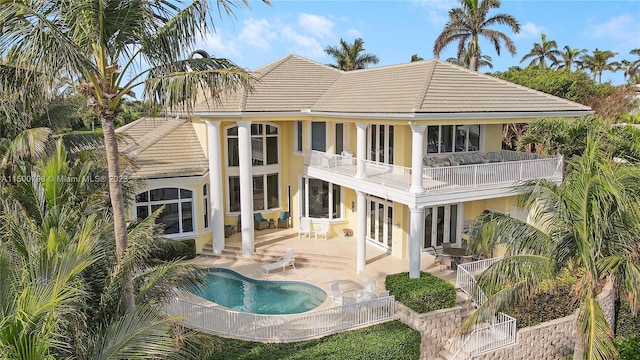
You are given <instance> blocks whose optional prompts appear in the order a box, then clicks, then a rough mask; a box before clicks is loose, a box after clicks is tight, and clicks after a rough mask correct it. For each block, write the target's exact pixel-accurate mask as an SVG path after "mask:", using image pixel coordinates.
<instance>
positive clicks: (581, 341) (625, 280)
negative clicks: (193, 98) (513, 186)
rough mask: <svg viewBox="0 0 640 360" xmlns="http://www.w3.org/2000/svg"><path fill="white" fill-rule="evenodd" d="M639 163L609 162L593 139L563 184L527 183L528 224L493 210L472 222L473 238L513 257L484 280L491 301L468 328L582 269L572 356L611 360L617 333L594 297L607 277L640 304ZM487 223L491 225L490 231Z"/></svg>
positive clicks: (576, 291)
mask: <svg viewBox="0 0 640 360" xmlns="http://www.w3.org/2000/svg"><path fill="white" fill-rule="evenodd" d="M638 174H640V172H639V169H638V166H637V165H631V164H622V163H617V162H613V161H611V157H610V156H609V155H608V154H606V153H605V152H602V151H600V146H599V145H598V140H597V136H596V135H594V136H589V139H588V141H587V146H586V148H585V151H584V153H583V154H582V155H581V156H580V157H578V158H575V159H573V160H571V161H569V164H568V172H567V175H566V177H565V179H564V181H563V182H562V184H560V185H557V184H555V183H552V182H549V181H546V180H539V181H533V182H529V183H526V184H524V185H522V186H521V187H520V188H519V190H520V191H523V195H521V196H520V197H519V198H518V201H517V205H518V207H520V208H522V209H529V210H530V219H531V221H530V223H525V222H522V221H520V220H517V219H514V218H509V217H507V216H500V215H496V214H493V215H491V216H485V217H483V218H480V219H478V221H477V222H475V223H474V224H473V226H472V227H473V230H472V237H471V241H472V242H473V241H476V238H477V237H479V236H482V234H483V233H484V234H492V235H493V239H494V242H496V243H503V244H505V245H506V247H507V255H506V256H505V257H504V258H503V259H501V260H499V261H498V262H496V263H495V264H494V265H493V266H491V267H490V268H489V269H487V271H485V272H484V273H483V274H482V275H481V276H480V277H479V279H478V281H479V284H481V286H482V288H483V290H484V292H485V294H486V295H487V296H488V300H487V301H486V302H485V303H483V304H482V305H480V306H479V307H478V309H477V311H476V312H475V313H474V314H473V315H472V316H471V317H470V318H469V320H467V322H466V324H465V325H466V326H467V327H468V326H470V325H471V324H473V323H477V322H478V321H483V320H486V319H488V318H490V317H491V316H493V314H494V311H496V310H500V309H505V308H506V307H507V306H508V305H509V304H511V303H512V302H514V301H516V300H519V301H526V299H528V298H529V297H530V296H531V295H532V294H536V293H537V292H539V291H541V288H542V286H544V285H545V284H548V281H547V280H549V281H553V280H554V279H555V278H556V277H557V276H558V274H559V273H560V272H562V271H563V270H565V269H567V268H572V269H577V271H575V272H574V273H577V274H581V275H579V276H578V279H577V283H576V285H575V286H574V288H573V290H572V291H573V294H572V295H571V296H574V297H575V299H576V301H578V303H579V310H578V317H577V338H576V352H575V353H574V359H583V358H584V359H613V358H615V356H616V355H617V354H616V350H615V348H614V346H613V342H612V331H611V327H610V325H612V324H608V323H607V321H606V319H605V316H604V313H603V310H602V308H601V307H600V305H599V303H598V302H597V301H596V296H597V295H598V293H599V292H600V290H601V288H602V286H603V283H604V282H605V280H606V279H610V280H613V281H614V282H615V284H616V285H617V289H618V290H617V291H619V293H620V295H621V296H623V297H625V298H626V299H628V300H629V303H630V304H631V306H632V308H633V309H634V311H637V310H638V309H639V307H640V306H639V305H640V303H639V302H638V300H639V299H640V261H639V258H638V251H637V249H638V244H637V240H636V239H637V238H638V230H639V229H638V226H637V224H638V222H639V221H640V212H639V211H638V210H639V209H638V204H639V201H640V198H639V197H640V192H638V191H637V189H638V186H639V185H640V183H639V181H640V177H639V176H638ZM487 228H488V229H487Z"/></svg>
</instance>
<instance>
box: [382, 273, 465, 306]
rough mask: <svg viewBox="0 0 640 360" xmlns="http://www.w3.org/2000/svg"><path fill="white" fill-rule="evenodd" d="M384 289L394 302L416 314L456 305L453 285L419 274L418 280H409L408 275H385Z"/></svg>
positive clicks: (431, 276)
mask: <svg viewBox="0 0 640 360" xmlns="http://www.w3.org/2000/svg"><path fill="white" fill-rule="evenodd" d="M384 284H385V287H386V288H387V290H389V292H390V293H391V295H394V296H395V298H396V301H398V302H401V303H402V304H404V305H405V306H407V307H409V308H410V309H412V310H413V311H415V312H417V313H426V312H429V311H434V310H440V309H446V308H450V307H453V306H455V305H456V290H455V288H454V286H453V284H451V283H449V282H448V281H445V280H442V279H440V278H439V277H436V276H433V275H431V274H429V273H427V272H421V273H420V278H418V279H410V278H409V273H406V272H404V273H399V274H393V275H387V278H386V279H385V282H384Z"/></svg>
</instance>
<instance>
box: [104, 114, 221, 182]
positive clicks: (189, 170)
mask: <svg viewBox="0 0 640 360" xmlns="http://www.w3.org/2000/svg"><path fill="white" fill-rule="evenodd" d="M116 132H118V133H121V134H124V135H125V136H126V137H127V139H126V146H125V148H124V150H122V153H123V154H124V155H126V156H128V157H129V158H131V159H132V160H133V162H134V164H135V168H133V167H128V168H127V169H125V170H124V172H126V173H128V174H130V176H131V177H133V178H145V179H152V178H165V177H183V176H199V175H204V174H205V173H207V171H208V170H209V162H208V160H207V158H206V157H205V154H204V152H203V150H202V147H201V146H200V142H199V141H198V137H197V136H196V133H195V130H194V129H193V125H192V123H191V121H190V120H188V119H170V118H141V119H138V120H136V121H134V122H132V123H130V124H128V125H125V126H123V127H120V128H118V129H117V130H116Z"/></svg>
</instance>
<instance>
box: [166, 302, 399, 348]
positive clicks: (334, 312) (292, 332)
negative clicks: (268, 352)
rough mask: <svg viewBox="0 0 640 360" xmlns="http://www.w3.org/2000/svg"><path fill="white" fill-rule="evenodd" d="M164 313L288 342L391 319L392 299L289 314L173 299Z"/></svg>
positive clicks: (235, 333)
mask: <svg viewBox="0 0 640 360" xmlns="http://www.w3.org/2000/svg"><path fill="white" fill-rule="evenodd" d="M167 312H168V313H169V314H170V315H176V316H180V317H181V318H183V322H184V323H185V325H187V326H189V327H192V328H196V329H201V330H204V331H207V332H212V333H215V334H219V335H223V336H229V337H233V338H238V339H243V340H258V341H276V342H289V341H299V340H306V339H311V338H315V337H318V336H324V335H328V334H333V333H337V332H341V331H344V330H349V329H353V328H356V327H360V326H364V325H371V324H374V323H378V322H382V321H387V320H392V319H393V318H394V316H395V298H394V297H393V296H386V297H380V298H377V299H374V300H370V301H363V302H359V303H355V304H349V305H343V306H337V307H332V308H329V309H324V310H318V311H312V312H306V313H301V314H291V315H263V314H252V313H245V312H238V311H233V310H230V309H227V308H223V307H212V306H207V305H203V304H198V303H195V302H192V301H189V300H186V299H182V298H176V299H175V301H173V302H172V303H170V304H168V305H167Z"/></svg>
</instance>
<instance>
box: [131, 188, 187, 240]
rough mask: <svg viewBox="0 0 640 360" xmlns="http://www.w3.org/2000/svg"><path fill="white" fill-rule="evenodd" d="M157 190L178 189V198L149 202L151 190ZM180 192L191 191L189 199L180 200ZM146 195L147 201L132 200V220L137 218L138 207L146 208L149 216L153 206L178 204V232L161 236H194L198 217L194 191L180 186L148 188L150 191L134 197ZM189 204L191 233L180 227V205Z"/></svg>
mask: <svg viewBox="0 0 640 360" xmlns="http://www.w3.org/2000/svg"><path fill="white" fill-rule="evenodd" d="M158 189H178V198H177V199H171V200H156V201H151V193H150V192H151V191H153V190H158ZM180 190H188V191H191V198H187V199H181V198H180ZM145 192H146V193H147V201H142V202H138V201H137V199H135V198H134V203H133V216H134V218H137V212H138V207H139V206H147V212H148V213H149V215H151V213H152V209H151V207H152V206H155V205H165V204H178V218H179V219H180V221H179V222H178V232H177V233H172V234H163V236H165V237H167V238H179V237H184V236H192V235H194V234H196V230H197V225H196V222H197V220H196V219H198V217H199V216H200V215H199V214H198V211H197V210H196V206H195V194H196V193H197V192H196V191H195V190H194V189H192V188H189V187H181V186H161V187H154V188H150V189H146V190H144V191H140V192H138V193H137V194H136V197H137V196H138V195H140V194H142V193H145ZM187 202H190V203H191V221H192V227H193V230H192V231H186V232H185V231H183V225H182V203H187Z"/></svg>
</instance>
